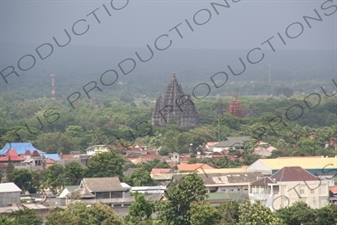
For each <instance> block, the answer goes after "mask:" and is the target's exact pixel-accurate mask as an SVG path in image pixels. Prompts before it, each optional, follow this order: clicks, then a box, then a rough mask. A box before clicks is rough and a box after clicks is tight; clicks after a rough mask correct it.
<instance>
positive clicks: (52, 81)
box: [50, 73, 56, 99]
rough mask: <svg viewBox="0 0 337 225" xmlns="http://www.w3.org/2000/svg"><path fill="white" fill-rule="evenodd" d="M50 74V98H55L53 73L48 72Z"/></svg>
mask: <svg viewBox="0 0 337 225" xmlns="http://www.w3.org/2000/svg"><path fill="white" fill-rule="evenodd" d="M50 76H51V98H52V99H55V98H56V97H55V74H54V73H52V74H50Z"/></svg>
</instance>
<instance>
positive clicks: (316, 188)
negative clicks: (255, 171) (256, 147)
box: [249, 166, 329, 210]
mask: <svg viewBox="0 0 337 225" xmlns="http://www.w3.org/2000/svg"><path fill="white" fill-rule="evenodd" d="M249 189H250V190H249V198H250V200H251V201H252V202H254V201H256V200H259V201H261V202H262V203H264V204H265V205H266V206H267V207H269V208H270V209H271V210H277V209H280V208H283V207H287V206H291V205H292V204H293V203H295V202H297V201H303V202H305V203H307V204H308V205H309V206H310V207H311V208H321V207H324V206H326V205H327V204H328V203H329V186H328V182H327V181H326V180H321V179H319V178H318V177H316V176H314V175H312V174H311V173H309V172H308V171H306V170H304V169H302V168H301V167H299V166H294V167H284V168H282V169H281V170H279V171H278V172H276V173H275V174H273V175H272V176H270V177H263V178H261V179H258V180H256V181H254V182H252V183H251V184H250V188H249Z"/></svg>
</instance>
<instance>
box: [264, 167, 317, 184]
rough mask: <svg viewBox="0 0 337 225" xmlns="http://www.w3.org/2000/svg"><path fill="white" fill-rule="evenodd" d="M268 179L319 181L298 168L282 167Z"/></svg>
mask: <svg viewBox="0 0 337 225" xmlns="http://www.w3.org/2000/svg"><path fill="white" fill-rule="evenodd" d="M270 178H272V179H273V178H275V179H276V181H315V180H319V178H317V177H316V176H314V175H312V174H311V173H309V172H308V171H306V170H304V169H302V167H299V166H292V167H283V168H282V169H281V170H279V171H277V172H276V173H274V174H273V175H272V176H270Z"/></svg>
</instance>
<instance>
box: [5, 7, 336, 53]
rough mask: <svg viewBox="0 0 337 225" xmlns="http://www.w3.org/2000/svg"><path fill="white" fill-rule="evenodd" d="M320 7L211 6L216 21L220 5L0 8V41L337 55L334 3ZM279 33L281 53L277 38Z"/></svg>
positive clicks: (214, 12) (37, 44) (215, 15)
mask: <svg viewBox="0 0 337 225" xmlns="http://www.w3.org/2000/svg"><path fill="white" fill-rule="evenodd" d="M325 1H326V0H325ZM325 1H317V0H316V1H305V0H304V1H303V0H292V1H288V0H259V1H254V0H241V1H239V2H236V3H235V2H233V1H232V0H228V1H227V2H228V4H229V5H230V8H225V7H220V6H214V7H215V8H216V9H217V11H218V13H219V15H217V14H216V11H215V9H214V8H213V7H212V6H211V4H210V3H211V2H214V3H219V4H223V5H224V4H225V1H223V0H222V1H219V0H213V1H208V0H203V1H189V0H185V1H184V0H181V1H180V0H176V1H171V0H170V1H168V0H165V1H164V0H155V1H148V0H141V1H138V0H130V1H127V0H119V1H83V0H81V1H80V0H71V1H55V0H54V1H48V0H43V1H29V0H21V1H16V0H10V1H5V0H1V6H0V7H1V13H0V20H1V32H0V38H1V45H5V44H7V43H8V42H11V43H33V44H36V47H37V46H39V45H41V44H43V43H51V44H52V45H55V42H54V41H53V37H55V38H57V39H59V40H60V42H62V41H63V43H65V42H66V40H67V37H66V34H65V32H64V29H66V30H67V31H68V32H69V35H70V36H71V38H72V39H71V42H70V45H88V46H118V47H145V46H146V44H149V45H151V46H153V45H154V42H155V40H156V38H158V37H159V36H160V35H162V34H166V35H168V36H164V37H162V38H161V39H160V40H159V41H158V46H160V45H161V46H163V47H164V46H166V45H167V43H168V41H169V40H172V45H171V47H170V48H202V49H208V48H210V49H230V48H231V49H237V48H244V49H252V48H254V47H259V46H261V43H262V42H264V41H266V40H267V39H269V38H271V37H272V36H275V37H274V40H275V45H277V47H278V48H285V47H286V48H289V49H336V43H337V34H336V30H337V12H335V13H334V11H335V10H336V9H337V7H333V6H332V5H334V4H335V5H337V2H336V0H334V1H332V0H331V1H327V2H326V3H325V4H324V5H323V3H324V2H325ZM103 4H104V5H105V7H106V9H107V10H108V11H109V13H110V14H111V16H110V15H109V14H108V12H107V11H106V9H105V8H104V6H103ZM111 5H112V6H113V7H114V8H116V9H118V8H122V7H123V6H125V7H124V8H122V9H120V10H116V9H113V8H112V6H111ZM322 5H323V6H322ZM329 7H330V8H329ZM322 8H325V10H323V9H322ZM314 9H316V10H317V12H318V13H319V15H320V16H321V17H322V20H323V21H315V20H309V21H310V24H311V26H312V28H309V27H308V24H306V22H305V20H304V19H303V16H311V17H317V15H316V12H315V11H314ZM324 14H331V15H330V16H326V15H324ZM95 16H96V17H97V19H98V20H100V23H98V21H97V19H96V18H95ZM194 19H195V21H196V22H197V23H199V24H201V23H204V22H206V21H207V20H208V22H206V23H205V24H203V25H196V23H195V22H194ZM79 20H81V21H79ZM185 20H187V21H188V22H189V23H190V25H191V27H192V28H193V30H194V31H193V32H192V31H191V29H190V28H189V26H188V25H187V23H186V21H185ZM76 21H79V22H78V23H77V24H76V25H75V27H74V29H75V32H77V33H81V32H84V31H85V29H87V26H88V25H89V26H90V27H89V30H88V31H87V32H86V33H85V34H83V35H78V36H77V35H74V33H73V32H72V26H73V24H74V23H75V22H76ZM295 22H297V23H296V24H293V23H295ZM179 23H181V25H179V26H178V27H177V29H179V31H180V33H181V35H182V36H183V39H181V37H180V36H179V34H178V33H177V30H175V29H173V30H172V31H169V30H171V29H172V28H174V27H175V26H177V25H178V24H179ZM291 24H293V25H291ZM301 25H303V27H301ZM288 26H289V28H288V30H287V27H288ZM301 29H303V33H301ZM286 31H288V35H289V36H296V35H298V34H299V33H301V34H300V35H299V36H298V37H297V38H294V39H289V38H288V37H287V34H286ZM278 32H279V33H280V35H281V36H282V37H284V40H285V42H286V43H287V45H286V46H285V45H283V44H282V42H281V41H280V39H279V37H278V36H277V33H278ZM274 40H273V41H274ZM276 43H278V44H276ZM264 46H265V47H267V45H266V44H265V45H264ZM2 47H3V46H2ZM2 57H4V56H2Z"/></svg>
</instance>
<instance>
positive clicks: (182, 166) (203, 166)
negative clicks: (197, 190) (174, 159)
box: [177, 163, 214, 171]
mask: <svg viewBox="0 0 337 225" xmlns="http://www.w3.org/2000/svg"><path fill="white" fill-rule="evenodd" d="M177 167H178V170H179V171H195V170H197V169H204V170H205V169H214V168H213V167H211V166H209V165H207V164H203V163H196V164H179V165H177Z"/></svg>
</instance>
